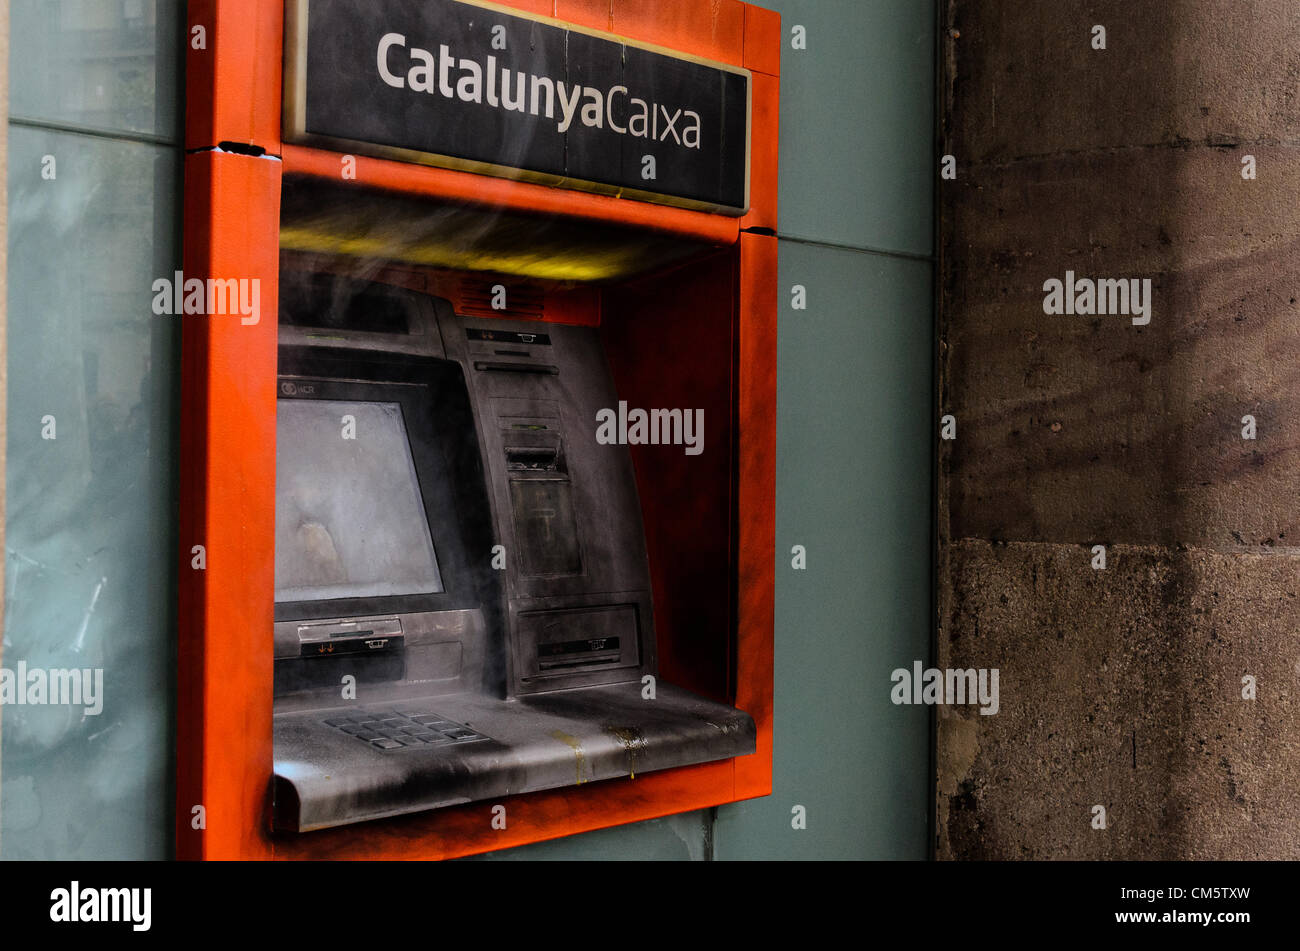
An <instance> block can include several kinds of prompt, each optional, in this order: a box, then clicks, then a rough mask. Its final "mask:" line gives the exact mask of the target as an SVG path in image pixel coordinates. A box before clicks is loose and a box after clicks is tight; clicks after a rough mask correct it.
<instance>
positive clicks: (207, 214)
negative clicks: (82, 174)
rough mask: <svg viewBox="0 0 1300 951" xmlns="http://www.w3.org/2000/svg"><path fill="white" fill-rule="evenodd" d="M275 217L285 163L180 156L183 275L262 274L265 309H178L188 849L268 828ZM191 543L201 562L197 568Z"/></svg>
mask: <svg viewBox="0 0 1300 951" xmlns="http://www.w3.org/2000/svg"><path fill="white" fill-rule="evenodd" d="M279 220H280V163H279V162H277V161H274V160H271V159H266V158H251V157H249V156H245V155H232V154H228V153H220V152H198V153H194V154H191V155H187V156H186V157H185V250H184V255H183V269H184V275H185V278H186V279H187V280H190V279H195V278H197V279H200V280H206V279H208V278H214V279H220V280H227V279H235V280H256V281H259V282H260V284H259V287H260V303H261V313H260V319H259V320H258V322H257V323H256V324H245V323H244V322H243V320H244V318H242V317H240V316H239V315H234V316H198V315H194V316H184V317H173V318H171V319H173V320H181V321H184V324H183V325H182V329H181V340H182V358H181V465H180V474H181V486H180V495H181V511H180V548H181V552H180V557H181V564H180V569H179V570H180V576H179V582H180V611H179V618H178V620H179V624H178V627H179V632H178V633H179V638H180V642H179V661H180V670H179V683H178V690H177V708H178V716H179V718H180V722H179V729H178V736H177V753H176V755H177V783H176V852H177V855H178V857H181V858H210V859H228V858H240V857H253V856H259V855H265V854H269V852H268V851H267V849H266V847H265V841H264V837H263V835H262V832H261V830H262V829H263V828H264V827H265V819H264V809H265V804H266V803H265V800H266V791H267V784H268V780H269V779H270V775H271V773H270V771H271V676H272V668H271V663H272V661H271V651H270V640H269V639H268V637H267V631H269V630H271V624H272V615H273V594H272V591H273V588H274V582H275V570H274V559H273V551H274V549H273V545H274V539H275V381H276V319H275V317H276V307H275V301H276V295H277V287H278V286H279V263H278V262H279V240H278V232H279ZM248 319H250V320H251V319H252V318H251V317H250V318H248ZM196 546H202V549H203V551H202V556H203V560H204V561H205V562H206V565H205V566H203V567H195V564H196V562H195V558H196V557H197V554H198V553H196V552H195V550H194V549H195V548H196ZM196 807H201V812H196V811H195V809H196ZM199 826H202V827H199Z"/></svg>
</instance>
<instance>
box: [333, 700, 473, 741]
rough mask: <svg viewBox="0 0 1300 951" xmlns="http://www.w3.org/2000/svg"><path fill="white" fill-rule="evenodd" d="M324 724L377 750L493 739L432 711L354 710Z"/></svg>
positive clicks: (334, 717)
mask: <svg viewBox="0 0 1300 951" xmlns="http://www.w3.org/2000/svg"><path fill="white" fill-rule="evenodd" d="M322 722H323V723H324V724H325V725H326V726H330V727H334V729H336V730H340V731H342V732H343V733H346V734H348V735H349V736H355V737H356V738H357V739H358V740H361V741H362V742H363V743H365V744H367V745H368V746H372V747H374V748H375V749H377V750H402V749H427V748H429V747H437V746H451V745H458V744H462V743H473V742H476V741H478V740H488V739H491V737H488V736H484V735H483V734H482V733H479V732H478V731H476V730H473V729H471V728H470V727H468V726H466V725H465V724H464V723H457V722H456V721H455V720H449V719H447V718H446V717H444V716H441V715H440V714H437V713H433V712H430V711H424V712H421V711H415V712H407V713H399V712H397V711H396V710H355V711H352V712H351V713H346V714H342V713H340V714H336V715H335V716H331V717H326V718H325V719H324V720H323V721H322Z"/></svg>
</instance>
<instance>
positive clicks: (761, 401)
mask: <svg viewBox="0 0 1300 951" xmlns="http://www.w3.org/2000/svg"><path fill="white" fill-rule="evenodd" d="M503 5H504V6H513V7H515V8H516V9H520V10H527V11H530V12H537V13H549V14H552V15H554V16H556V17H559V18H561V19H568V20H570V21H572V22H575V23H579V24H581V25H585V26H590V27H594V28H598V29H610V28H611V27H616V28H617V29H618V30H619V31H620V32H622V33H625V34H626V35H628V36H629V37H630V38H632V39H635V40H639V41H642V42H647V43H653V44H656V45H662V46H666V47H672V48H677V49H680V50H682V51H684V52H687V53H692V54H694V55H701V56H707V57H709V58H716V59H720V60H723V61H726V62H732V63H738V62H739V61H740V59H743V65H745V66H746V67H747V68H750V69H752V70H756V71H758V72H757V73H756V75H755V83H754V99H755V102H754V112H753V137H754V138H753V142H754V160H753V163H752V173H751V174H752V193H753V195H754V201H753V209H752V210H751V212H750V214H749V215H748V216H747V217H746V218H745V219H743V220H742V221H737V219H734V218H726V217H724V216H715V215H708V214H704V213H701V212H692V211H685V210H682V209H677V208H670V207H664V206H659V205H651V204H647V203H643V202H636V201H630V200H625V199H617V198H611V197H608V196H600V195H589V194H585V193H580V192H572V191H563V190H560V189H552V188H546V187H543V186H538V185H532V184H527V183H522V182H511V181H505V180H500V179H492V178H484V177H478V176H473V175H467V174H465V173H461V172H454V171H447V170H441V169H431V168H424V167H418V166H406V165H401V164H400V163H395V162H385V161H383V160H379V159H370V158H365V157H358V159H357V172H358V179H357V181H358V184H369V185H373V186H376V187H382V188H388V189H395V190H399V191H405V192H409V193H412V194H417V195H427V196H429V197H431V198H438V199H440V200H456V201H461V202H466V203H471V204H477V205H480V206H483V207H499V208H506V209H514V210H528V211H531V212H534V213H539V214H550V215H563V216H570V217H574V218H577V219H580V220H581V219H587V220H598V221H616V222H620V223H623V224H629V225H633V226H635V227H640V228H646V229H652V230H655V231H658V232H662V233H668V234H675V235H681V236H682V237H689V238H697V239H698V238H704V239H706V240H707V241H709V242H711V243H714V244H731V245H734V246H735V248H736V251H735V254H734V255H732V256H727V257H726V259H727V260H728V261H729V262H735V263H728V265H727V266H728V267H729V268H730V267H735V268H736V273H737V274H738V280H737V282H736V283H737V285H738V288H737V294H738V298H737V299H738V309H737V318H738V325H737V349H736V353H735V355H734V357H735V363H734V365H733V366H732V367H731V373H732V375H733V377H734V378H735V379H736V381H737V384H736V385H737V387H738V395H737V403H736V413H737V415H736V423H737V426H738V432H739V433H740V445H739V455H738V459H737V467H738V483H737V485H736V487H735V489H734V491H735V493H736V498H737V501H738V504H737V507H736V511H737V513H738V516H737V517H738V524H737V540H736V544H737V547H738V552H737V557H738V565H737V570H738V572H739V584H738V595H737V605H736V612H737V622H738V623H737V639H738V644H737V646H738V650H737V667H736V669H735V672H734V681H735V689H736V704H737V705H738V706H739V707H741V708H742V709H744V710H746V711H747V712H749V713H751V714H752V715H753V716H754V719H755V721H756V723H757V725H758V752H757V754H756V755H754V756H750V757H742V758H739V759H736V760H728V761H723V762H718V763H708V764H703V765H700V766H693V767H685V768H679V769H673V770H667V771H663V772H656V773H651V774H647V775H644V776H637V777H636V778H635V779H627V780H616V781H609V782H602V783H598V784H594V785H591V786H581V787H574V788H571V789H565V790H556V791H552V792H543V793H534V794H530V795H527V796H519V797H511V798H509V799H508V800H506V803H505V804H506V805H507V808H508V813H507V816H508V818H507V826H506V829H504V830H496V829H493V828H492V823H491V818H492V815H491V806H492V804H490V803H480V804H474V805H469V806H464V807H458V808H453V809H444V810H438V811H435V812H429V813H423V814H419V815H415V816H409V817H402V818H395V819H389V820H383V821H378V822H367V823H365V824H363V825H361V826H356V827H344V828H339V829H333V830H326V831H323V832H315V833H309V834H306V835H300V836H293V837H277V838H273V837H272V836H271V835H270V833H269V831H268V829H269V826H268V822H267V814H266V797H267V791H268V786H269V780H270V776H271V769H272V745H271V706H272V693H273V691H272V656H271V653H272V652H271V639H270V636H269V632H270V630H271V626H272V616H273V603H272V601H273V586H274V506H275V498H274V486H275V449H274V446H275V379H276V312H275V303H276V290H275V289H276V287H277V283H278V273H279V266H280V252H279V196H280V181H281V175H282V173H283V174H291V173H293V174H308V175H320V176H328V177H331V178H333V177H337V176H338V169H339V162H340V156H339V155H337V154H334V153H329V152H322V151H319V150H315V149H305V148H300V147H282V145H281V142H280V87H281V61H282V49H281V44H282V41H283V32H282V17H283V8H282V4H281V3H279V2H275V0H191V3H190V4H189V8H188V9H189V19H190V24H191V26H195V25H202V26H204V27H205V28H206V31H207V45H208V50H207V51H206V54H207V55H203V54H204V51H200V50H194V49H190V50H189V51H188V54H187V55H188V59H187V70H188V74H187V75H188V93H187V106H188V113H187V123H186V146H187V148H188V149H190V150H194V149H209V148H211V147H213V146H216V145H218V144H219V143H220V142H239V143H243V144H252V145H257V146H260V147H261V148H263V149H265V150H266V151H267V152H268V153H270V154H271V155H273V156H275V155H283V157H284V160H285V161H284V163H283V165H282V164H281V163H280V162H278V161H276V160H274V159H272V158H253V157H249V156H246V155H238V154H229V153H221V152H211V151H208V152H197V153H194V154H191V155H188V156H187V157H186V184H185V189H186V196H185V254H184V267H185V272H186V276H187V277H199V278H206V277H209V276H212V277H217V278H246V279H251V278H257V279H259V280H260V281H261V319H260V321H259V323H258V324H256V325H253V326H244V325H242V324H241V323H240V321H239V319H238V317H216V318H209V317H188V318H175V319H183V320H185V321H186V324H185V328H184V332H183V356H182V391H183V392H182V423H181V454H182V461H181V467H182V486H181V512H180V524H181V528H180V531H181V553H180V554H181V569H180V571H181V574H180V605H179V637H180V644H179V660H180V671H179V689H178V703H177V707H178V710H177V715H178V728H177V759H178V763H177V798H176V804H177V810H176V811H177V817H176V847H177V855H178V857H180V858H205V859H228V858H272V857H273V858H284V859H300V858H347V859H433V858H451V857H455V856H460V855H467V854H472V853H475V852H482V851H487V850H492V849H500V848H507V847H511V846H516V845H522V844H525V843H528V842H536V841H540V840H543V839H550V838H557V837H561V836H567V835H572V834H574V833H578V832H584V831H589V830H592V829H598V828H604V827H607V826H611V825H617V824H621V823H626V822H633V821H638V820H643V819H650V818H655V817H659V816H664V815H670V814H673V813H677V812H682V811H685V810H689V809H699V808H705V807H708V806H715V805H721V804H723V803H727V802H734V801H736V800H737V799H741V798H748V797H752V796H760V795H765V794H767V793H769V792H770V790H771V762H772V619H773V582H774V572H775V549H774V539H775V527H774V485H775V461H774V456H775V446H776V444H775V422H774V420H775V399H776V397H775V386H776V376H775V366H776V332H775V331H776V312H777V310H776V308H777V288H776V240H775V238H774V237H771V236H769V235H755V234H746V233H742V232H741V230H740V229H741V228H742V227H746V228H752V227H757V228H775V222H776V151H775V142H776V135H777V131H776V116H777V95H778V92H777V83H776V82H775V80H774V79H773V81H771V82H767V81H764V80H763V78H762V77H761V76H760V75H759V73H768V74H770V76H771V77H775V76H776V75H777V73H778V72H779V65H780V40H781V34H780V21H779V18H778V17H777V16H776V15H775V14H772V13H770V12H768V11H765V10H759V9H757V8H754V7H749V6H746V5H744V4H741V3H739V2H737V0H721V2H718V0H708V2H705V0H653V2H652V0H613V2H610V0H556V2H555V3H554V4H553V5H552V4H550V3H549V2H548V0H515V2H513V3H505V4H503ZM548 8H549V9H548ZM738 18H739V19H738ZM738 22H739V23H741V24H743V35H742V38H741V40H740V45H739V46H737V38H736V30H737V23H738ZM191 35H193V34H192V33H191ZM738 58H739V59H738ZM401 280H402V281H405V282H408V283H409V282H416V283H418V282H419V281H421V280H423V281H425V282H426V286H427V287H428V288H429V289H430V290H431V291H432V290H434V288H440V289H442V290H443V291H448V290H450V289H452V288H453V287H454V285H455V281H456V277H455V275H449V274H445V273H438V272H428V273H425V274H424V275H423V276H420V275H418V274H417V273H416V272H413V271H407V272H404V274H403V275H402V277H401ZM547 293H548V294H553V295H557V297H556V299H557V300H559V301H561V306H560V307H558V308H557V311H556V313H557V314H558V315H559V316H560V317H561V319H566V317H567V319H570V320H575V321H580V322H584V323H586V322H595V321H597V320H599V309H600V305H599V302H598V301H596V300H593V297H592V293H591V291H589V290H587V289H583V288H578V289H574V290H573V291H571V292H566V291H565V290H564V289H562V288H554V289H550V290H548V292H547ZM564 293H572V295H573V296H572V297H571V298H570V299H569V301H568V302H564V301H563V298H562V295H563V294H564ZM548 302H549V298H548ZM548 306H549V303H548ZM194 545H203V546H205V549H206V558H207V563H206V568H205V569H204V570H201V571H200V570H195V569H194V568H192V567H191V564H192V559H193V557H194V556H193V554H192V548H193V546H194ZM195 806H202V807H203V819H204V822H203V827H202V828H196V826H197V825H198V824H199V823H198V822H197V818H198V817H197V816H196V815H195V812H194V807H195Z"/></svg>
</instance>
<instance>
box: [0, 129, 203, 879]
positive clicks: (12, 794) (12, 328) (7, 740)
mask: <svg viewBox="0 0 1300 951" xmlns="http://www.w3.org/2000/svg"><path fill="white" fill-rule="evenodd" d="M47 156H48V157H52V158H53V160H54V165H53V168H54V173H55V177H54V178H53V179H47V178H43V177H42V169H43V168H49V167H50V165H49V160H48V159H47V158H46V157H47ZM180 175H181V159H180V154H179V152H178V151H176V150H174V149H170V148H167V149H164V148H159V147H156V146H152V145H145V144H139V143H130V142H115V141H109V140H104V139H98V138H92V137H87V136H81V135H70V134H66V133H54V132H45V131H39V130H33V129H28V128H22V127H11V128H10V131H9V183H8V185H9V330H8V333H9V361H8V372H9V417H8V454H9V455H8V471H7V473H6V475H7V491H8V513H7V522H6V531H7V538H6V563H5V568H6V579H5V581H6V599H7V600H6V617H5V628H4V636H5V640H4V654H3V665H4V668H6V669H7V670H9V671H12V672H13V675H14V676H17V674H18V673H20V672H22V673H24V677H22V678H19V679H20V680H25V681H27V683H26V684H22V683H11V687H13V688H15V689H16V688H18V687H23V686H26V687H27V688H28V689H26V690H25V691H22V694H23V699H27V700H31V699H35V698H36V697H35V691H34V687H33V685H32V683H31V679H32V677H33V676H37V677H38V679H39V677H40V676H43V674H42V673H41V672H47V671H54V672H55V673H56V675H57V672H59V671H68V672H71V671H73V670H77V671H83V672H84V671H87V670H88V671H90V672H91V673H90V674H89V675H85V682H84V683H82V684H80V685H78V686H80V687H81V688H82V689H81V690H80V691H79V693H80V696H76V695H75V693H77V691H73V692H72V694H69V695H61V696H59V697H55V696H54V686H55V681H54V680H53V679H52V680H51V681H50V683H49V684H48V687H49V690H48V691H47V693H46V701H47V702H45V703H43V704H29V703H22V704H20V703H18V702H17V701H18V697H14V698H12V699H13V701H14V702H12V703H11V702H9V699H10V698H6V703H5V705H4V706H3V707H0V728H2V729H3V737H2V743H0V753H2V755H3V767H2V769H0V780H2V786H0V823H2V825H0V856H3V857H4V858H6V859H12V858H32V859H34V858H43V859H71V858H124V859H145V858H164V857H166V856H167V854H168V853H169V851H170V841H171V825H170V823H169V822H168V818H167V817H168V816H169V814H170V812H171V808H172V807H171V799H172V794H171V788H172V783H173V780H172V755H171V747H172V727H171V723H172V720H173V715H172V707H173V687H172V684H173V669H174V663H175V651H174V646H173V642H174V637H173V631H174V628H175V612H176V606H175V567H174V566H175V561H176V551H177V539H176V523H175V519H176V464H175V459H176V445H177V440H176V423H177V405H178V397H177V394H178V381H177V352H178V346H179V340H180V336H179V335H180V325H179V323H178V322H177V321H176V320H175V319H173V318H169V317H156V316H154V315H153V313H152V309H151V301H152V291H151V284H152V282H153V280H154V278H155V277H157V276H159V275H170V274H171V273H172V272H173V271H174V270H175V269H176V268H177V267H178V266H179V261H178V260H177V252H178V250H179V247H180V242H179V239H178V234H177V221H178V218H179V209H178V205H177V202H178V198H179V191H178V188H179V184H180ZM20 665H21V666H20ZM96 672H98V673H96ZM69 676H70V674H69ZM63 683H64V686H67V685H68V682H67V681H64V682H63ZM87 685H89V686H90V687H91V688H92V689H91V691H90V693H91V694H92V696H87V691H86V690H85V689H84V688H85V687H86V686H87ZM96 685H102V690H95V689H94V688H95V686H96ZM2 688H3V684H2V683H0V689H2ZM56 699H57V700H63V701H77V700H79V701H81V702H61V703H56V702H50V701H54V700H56ZM96 706H99V707H100V709H98V710H96V709H95V707H96Z"/></svg>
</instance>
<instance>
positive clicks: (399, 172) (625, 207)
mask: <svg viewBox="0 0 1300 951" xmlns="http://www.w3.org/2000/svg"><path fill="white" fill-rule="evenodd" d="M282 154H283V156H284V170H285V174H286V175H312V176H315V177H317V178H322V179H327V180H329V181H340V180H341V178H340V175H339V170H340V168H341V167H342V155H341V154H340V153H337V152H327V151H324V150H322V149H314V148H307V147H305V146H300V145H285V146H283V151H282ZM353 158H354V159H355V162H356V165H355V168H356V182H355V184H357V185H359V186H362V187H365V186H371V187H375V188H384V189H387V190H389V191H396V192H402V193H404V194H408V195H422V196H425V197H428V198H432V199H437V200H440V201H457V202H461V203H463V204H466V205H474V206H478V207H481V208H484V209H487V210H489V211H490V210H491V209H494V208H499V209H507V210H511V211H527V212H530V213H536V214H544V215H567V216H570V217H575V218H585V219H588V220H591V221H605V222H616V223H619V224H628V225H633V226H635V227H640V228H647V229H649V230H651V231H657V232H660V233H662V234H671V235H677V236H680V237H683V238H692V239H699V240H703V241H707V242H709V243H711V244H731V243H733V242H735V240H736V235H737V234H739V233H740V224H739V222H738V221H737V219H735V218H727V217H724V216H722V215H711V214H706V213H705V212H702V211H688V210H686V209H684V208H671V207H668V206H666V205H655V204H650V203H649V202H643V201H632V200H630V199H626V198H614V197H612V196H610V195H594V194H591V193H588V192H580V191H570V190H566V189H562V188H551V187H549V186H546V185H535V184H533V183H531V182H515V181H510V180H509V179H504V178H493V177H491V176H486V175H474V174H471V173H469V172H458V171H455V170H452V169H445V168H432V167H430V166H427V165H409V164H406V163H404V162H394V161H390V160H388V159H379V158H368V157H366V156H364V155H357V156H353Z"/></svg>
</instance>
